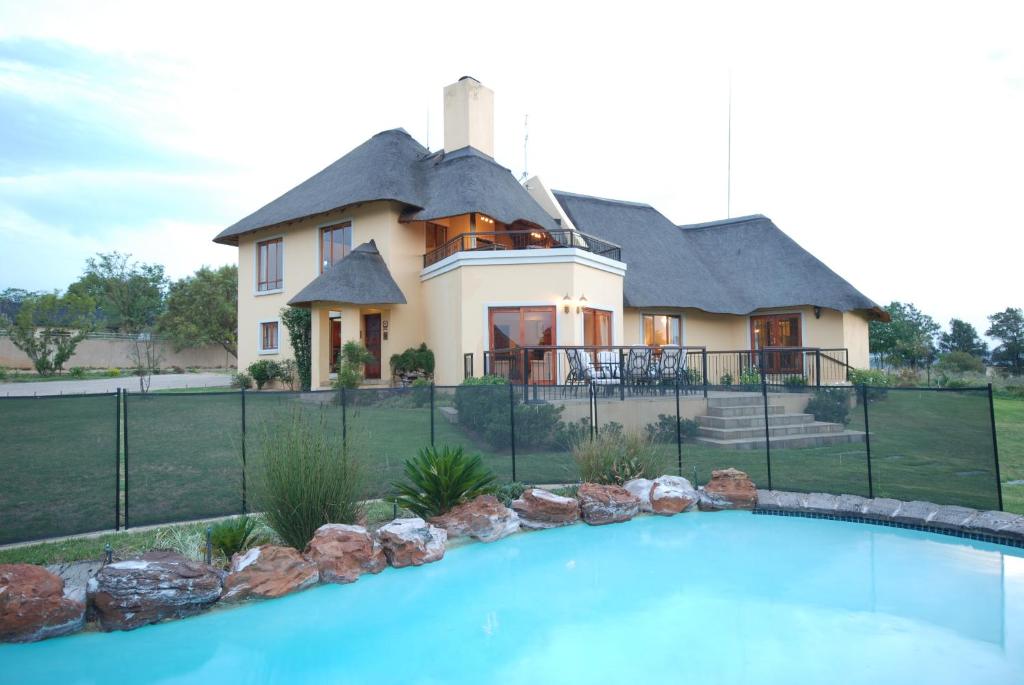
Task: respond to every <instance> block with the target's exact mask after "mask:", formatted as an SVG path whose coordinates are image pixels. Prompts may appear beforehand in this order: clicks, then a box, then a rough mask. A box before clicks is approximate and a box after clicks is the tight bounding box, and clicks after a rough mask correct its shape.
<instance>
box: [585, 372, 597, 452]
mask: <svg viewBox="0 0 1024 685" xmlns="http://www.w3.org/2000/svg"><path fill="white" fill-rule="evenodd" d="M587 388H588V394H589V396H590V441H591V442H593V441H594V438H596V437H597V436H598V433H599V431H598V430H597V388H595V387H594V382H593V381H590V382H589V383H588V384H587Z"/></svg>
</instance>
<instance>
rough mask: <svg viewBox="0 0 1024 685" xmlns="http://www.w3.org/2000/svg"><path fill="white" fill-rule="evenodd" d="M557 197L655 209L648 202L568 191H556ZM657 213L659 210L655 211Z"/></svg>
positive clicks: (554, 191)
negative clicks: (562, 196)
mask: <svg viewBox="0 0 1024 685" xmlns="http://www.w3.org/2000/svg"><path fill="white" fill-rule="evenodd" d="M551 192H552V193H553V194H554V195H555V196H558V195H564V196H565V197H575V198H579V199H582V200H596V201H598V202H607V203H609V204H614V205H628V206H631V207H646V208H648V209H654V207H653V206H652V205H650V204H648V203H646V202H633V201H631V200H615V199H612V198H610V197H600V196H598V195H584V194H582V193H570V192H569V191H567V190H554V189H552V191H551ZM655 211H657V210H655Z"/></svg>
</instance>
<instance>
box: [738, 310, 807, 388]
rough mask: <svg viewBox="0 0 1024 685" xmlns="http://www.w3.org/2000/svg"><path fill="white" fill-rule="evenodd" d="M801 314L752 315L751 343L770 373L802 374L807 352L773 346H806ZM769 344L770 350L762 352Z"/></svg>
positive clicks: (752, 348) (766, 371)
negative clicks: (801, 328) (803, 341)
mask: <svg viewBox="0 0 1024 685" xmlns="http://www.w3.org/2000/svg"><path fill="white" fill-rule="evenodd" d="M802 339H803V338H802V331H801V330H800V315H799V314H772V315H766V316H752V317H750V347H751V351H752V352H754V353H755V357H759V358H760V359H759V363H760V364H762V365H763V366H764V372H765V373H770V374H801V373H803V370H804V363H803V362H804V358H803V353H802V352H800V351H799V349H793V350H792V351H789V350H784V349H783V350H779V349H775V350H773V349H770V348H800V347H801V346H802V344H803V343H802ZM766 348H769V349H768V351H766V352H761V353H760V354H758V352H759V351H760V350H764V349H766Z"/></svg>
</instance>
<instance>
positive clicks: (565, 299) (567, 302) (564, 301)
mask: <svg viewBox="0 0 1024 685" xmlns="http://www.w3.org/2000/svg"><path fill="white" fill-rule="evenodd" d="M571 304H572V298H571V297H569V293H566V294H565V297H563V298H562V305H563V306H564V307H565V313H566V314H568V313H569V305H571Z"/></svg>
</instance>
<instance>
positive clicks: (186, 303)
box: [157, 265, 238, 357]
mask: <svg viewBox="0 0 1024 685" xmlns="http://www.w3.org/2000/svg"><path fill="white" fill-rule="evenodd" d="M157 330H158V331H159V332H160V333H162V334H164V335H166V336H167V337H169V338H170V339H171V342H172V343H173V345H174V347H175V349H179V350H180V349H182V348H183V347H199V346H201V345H220V346H221V347H223V348H224V349H225V350H227V351H228V352H230V353H231V354H233V355H235V356H236V357H237V356H238V267H237V266H234V265H229V266H222V267H220V268H219V269H211V268H209V267H206V266H204V267H202V268H201V269H199V270H198V271H196V272H195V274H193V275H191V276H189V277H187V278H183V279H181V280H180V281H176V282H175V283H173V284H171V288H170V291H169V293H168V295H167V310H166V311H165V312H164V313H163V315H162V316H161V317H160V321H159V324H158V327H157Z"/></svg>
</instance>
